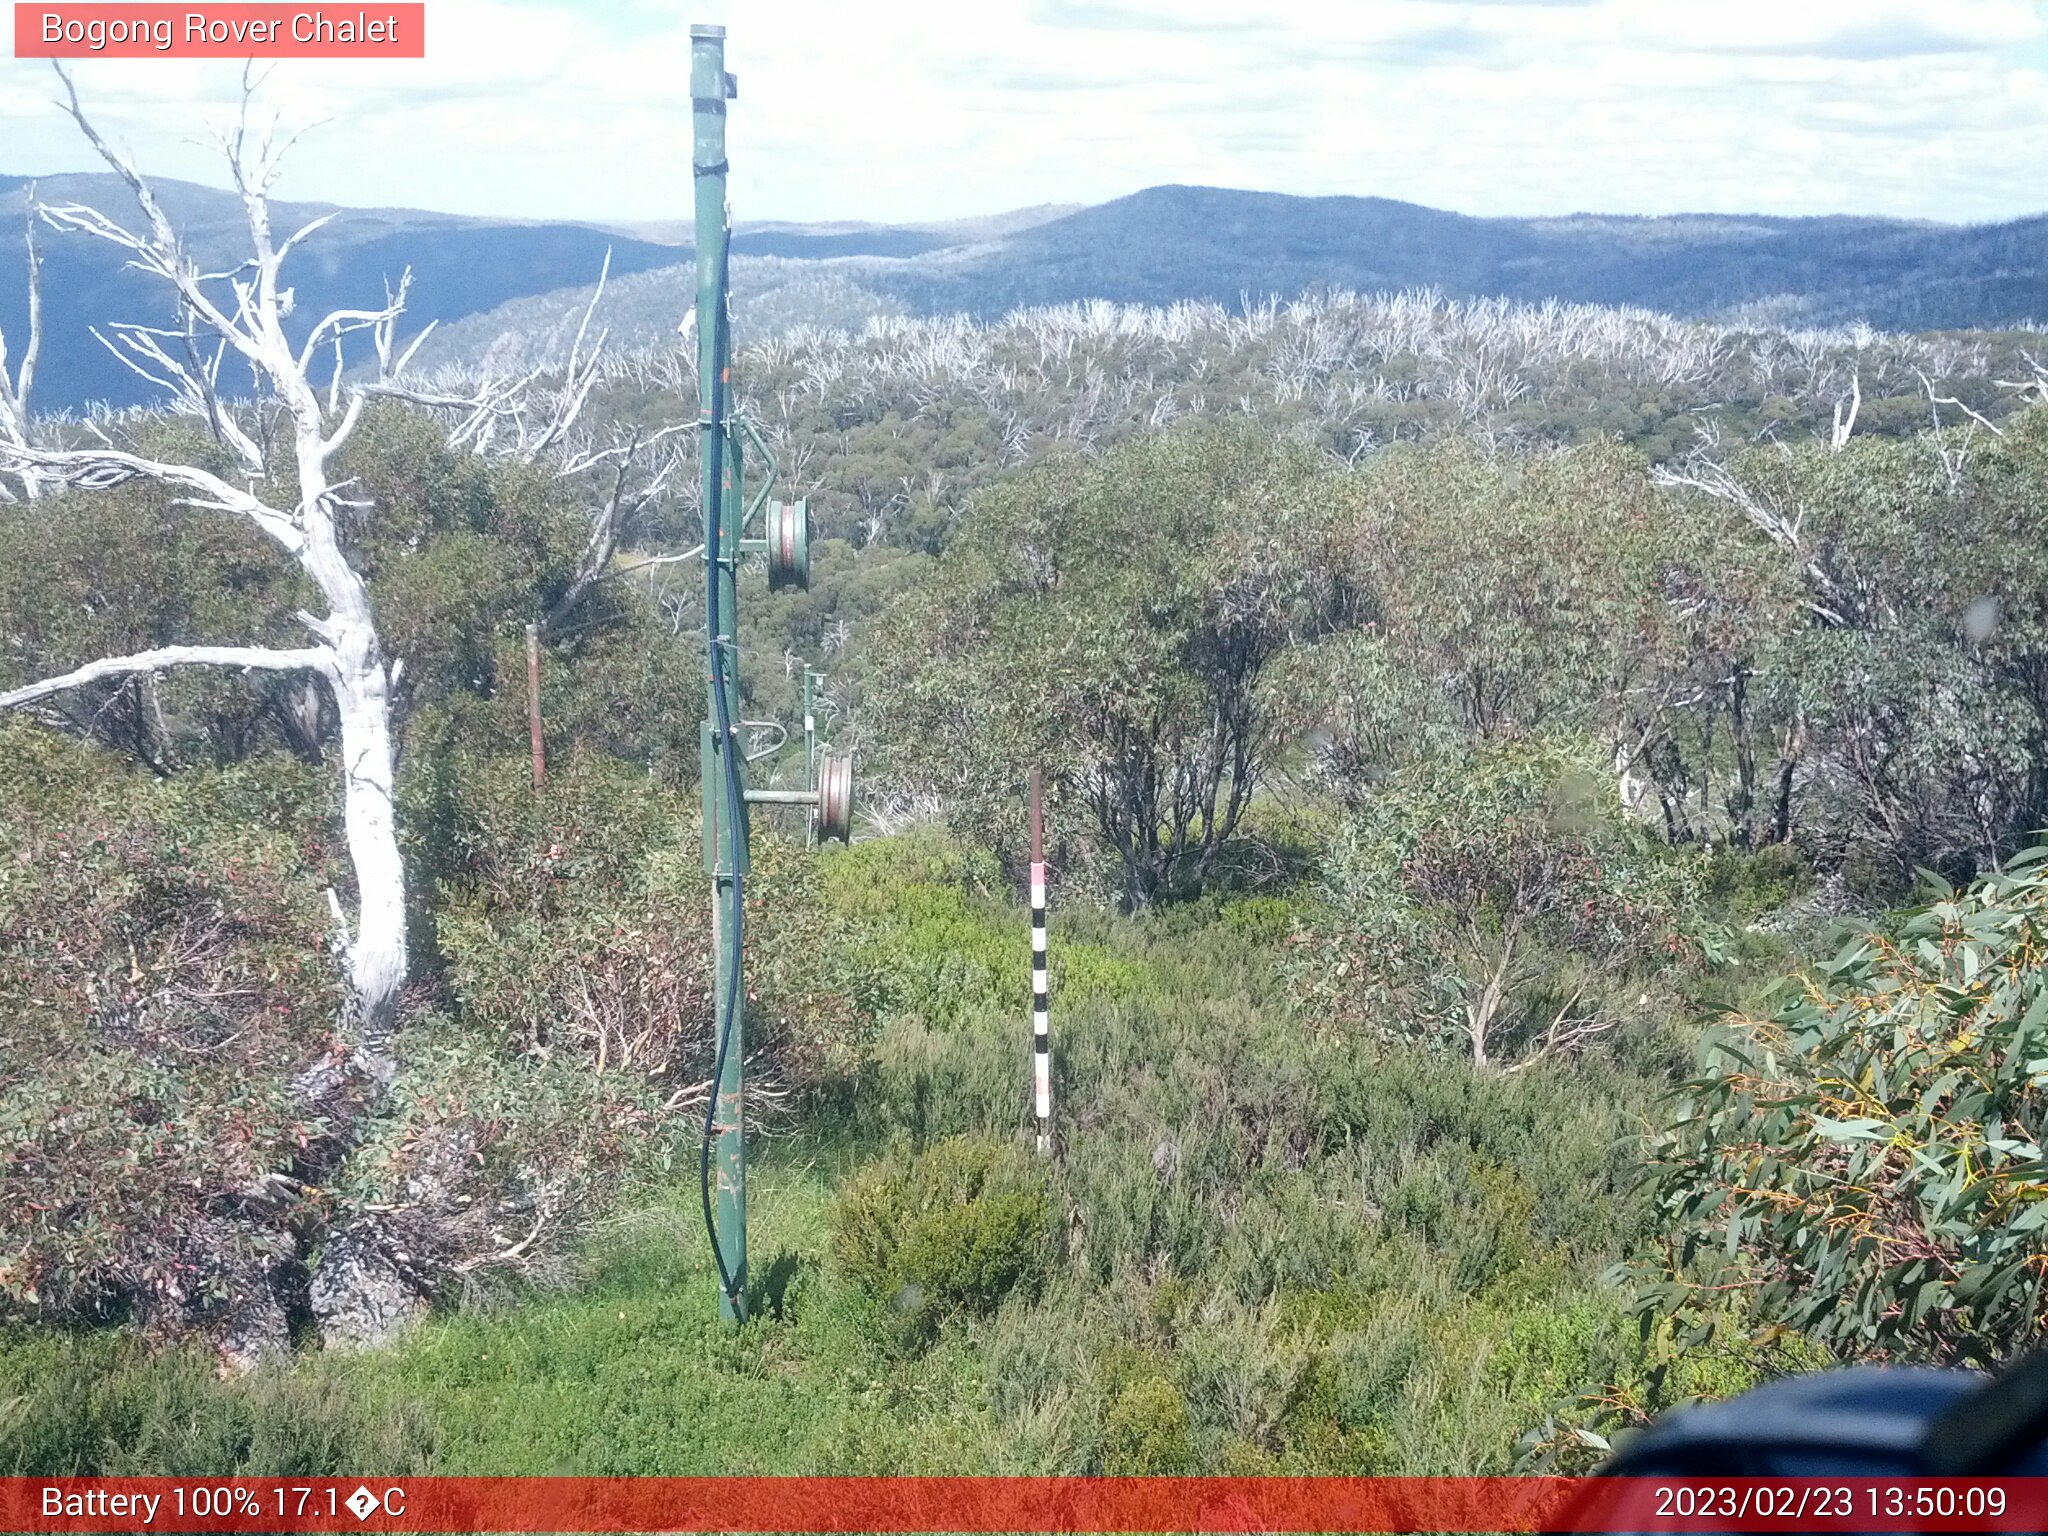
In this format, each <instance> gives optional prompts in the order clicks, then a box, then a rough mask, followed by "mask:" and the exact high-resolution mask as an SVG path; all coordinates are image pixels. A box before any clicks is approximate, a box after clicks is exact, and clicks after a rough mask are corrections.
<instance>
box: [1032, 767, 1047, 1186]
mask: <svg viewBox="0 0 2048 1536" xmlns="http://www.w3.org/2000/svg"><path fill="white" fill-rule="evenodd" d="M1040 796H1041V783H1040V776H1039V772H1038V770H1037V769H1036V768H1034V769H1032V770H1031V1088H1032V1104H1033V1107H1034V1108H1035V1109H1036V1111H1037V1113H1038V1150H1039V1152H1040V1153H1041V1154H1047V1153H1050V1152H1051V1151H1052V1009H1051V1001H1052V1000H1051V996H1050V993H1049V989H1048V978H1047V975H1046V950H1045V807H1044V805H1043V803H1042V800H1041V798H1040Z"/></svg>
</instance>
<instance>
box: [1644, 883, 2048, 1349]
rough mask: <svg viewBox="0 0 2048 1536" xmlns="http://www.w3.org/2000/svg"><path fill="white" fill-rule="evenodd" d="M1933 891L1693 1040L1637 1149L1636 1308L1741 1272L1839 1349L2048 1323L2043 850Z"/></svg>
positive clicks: (1997, 1345)
mask: <svg viewBox="0 0 2048 1536" xmlns="http://www.w3.org/2000/svg"><path fill="white" fill-rule="evenodd" d="M1931 894H1932V900H1931V901H1930V903H1929V904H1928V905H1927V906H1925V907H1924V908H1923V909H1921V910H1920V911H1919V912H1917V913H1916V914H1914V915H1913V916H1912V917H1911V918H1910V919H1909V920H1908V921H1907V922H1906V923H1905V924H1904V925H1903V926H1902V927H1901V928H1900V929H1899V931H1898V934H1897V936H1896V937H1885V936H1881V935H1869V936H1865V937H1860V938H1856V939H1854V940H1852V941H1851V942H1850V943H1849V944H1848V945H1847V947H1845V948H1844V949H1843V950H1842V951H1841V952H1840V953H1839V954H1838V955H1837V956H1836V957H1835V958H1834V959H1833V960H1832V961H1830V962H1828V963H1827V964H1825V965H1823V966H1821V967H1820V969H1819V972H1818V974H1817V975H1815V976H1813V977H1811V978H1808V979H1806V980H1804V981H1802V982H1800V983H1799V984H1798V985H1797V986H1796V988H1794V989H1793V990H1792V991H1791V993H1790V995H1789V996H1788V997H1787V999H1786V1001H1785V1002H1784V1004H1783V1006H1782V1007H1781V1008H1780V1009H1779V1011H1778V1012H1777V1014H1776V1015H1775V1016H1774V1017H1772V1018H1770V1019H1768V1020H1756V1019H1736V1020H1734V1021H1732V1022H1731V1024H1730V1026H1729V1027H1728V1028H1727V1029H1726V1030H1724V1031H1722V1032H1721V1033H1719V1034H1717V1035H1715V1036H1714V1037H1713V1038H1712V1039H1711V1040H1710V1041H1709V1042H1708V1044H1707V1046H1706V1048H1705V1051H1704V1060H1703V1071H1702V1074H1701V1075H1700V1076H1699V1077H1698V1078H1697V1079H1695V1080H1694V1081H1692V1082H1690V1083H1688V1084H1686V1085H1685V1086H1684V1087H1683V1088H1682V1089H1681V1090H1680V1092H1679V1096H1678V1100H1677V1103H1676V1105H1675V1117H1674V1120H1673V1123H1672V1124H1671V1125H1670V1127H1669V1129H1668V1130H1667V1131H1666V1133H1665V1134H1664V1137H1663V1139H1662V1141H1661V1143H1660V1144H1659V1146H1658V1148H1657V1165H1656V1187H1657V1191H1658V1195H1659V1198H1660V1200H1661V1202H1662V1206H1663V1209H1664V1210H1665V1211H1666V1212H1667V1213H1668V1215H1669V1218H1670V1222H1671V1224H1672V1226H1673V1228H1675V1230H1676V1233H1677V1236H1676V1237H1675V1239H1674V1240H1673V1241H1672V1243H1671V1244H1670V1246H1669V1248H1668V1250H1667V1252H1666V1254H1665V1260H1664V1262H1663V1263H1662V1264H1661V1265H1656V1266H1651V1267H1648V1268H1646V1270H1645V1272H1644V1273H1643V1274H1642V1276H1641V1280H1642V1288H1641V1292H1640V1303H1641V1306H1642V1307H1643V1309H1644V1310H1645V1311H1646V1312H1648V1313H1650V1314H1652V1315H1658V1314H1665V1313H1670V1312H1674V1311H1676V1310H1678V1309H1679V1308H1681V1307H1683V1306H1685V1305H1686V1304H1687V1303H1688V1302H1691V1301H1693V1300H1694V1299H1695V1298H1696V1297H1697V1296H1698V1295H1700V1294H1703V1293H1702V1292H1701V1291H1700V1289H1699V1288H1700V1287H1705V1288H1706V1289H1705V1292H1704V1294H1708V1295H1711V1294H1714V1293H1716V1292H1720V1291H1726V1290H1727V1289H1729V1288H1734V1287H1741V1288H1750V1289H1752V1290H1753V1293H1754V1303H1755V1308H1756V1313H1757V1316H1758V1318H1759V1319H1760V1320H1763V1321H1766V1322H1776V1321H1782V1322H1784V1323H1786V1324H1789V1325H1790V1326H1791V1327H1793V1328H1798V1329H1806V1330H1810V1332H1811V1333H1812V1335H1813V1336H1814V1337H1815V1338H1817V1339H1819V1340H1821V1341H1823V1342H1824V1343H1825V1344H1827V1345H1828V1346H1829V1347H1830V1348H1831V1349H1833V1350H1835V1351H1836V1352H1838V1353H1840V1354H1844V1355H1849V1356H1862V1355H1877V1356H1895V1357H1904V1358H1923V1359H1934V1360H1941V1361H1956V1360H1969V1361H1984V1360H1993V1359H1998V1358H2001V1357H2003V1356H2005V1355H2008V1354H2010V1353H2013V1352H2016V1351H2017V1350H2019V1349H2021V1348H2024V1347H2025V1346H2026V1344H2027V1343H2028V1342H2029V1341H2030V1340H2033V1339H2035V1338H2038V1337H2039V1336H2040V1335H2041V1333H2042V1331H2043V1329H2044V1325H2048V1307H2044V1303H2043V1293H2042V1275H2043V1270H2044V1267H2048V1265H2044V1260H2043V1257H2042V1254H2043V1244H2042V1234H2043V1232H2044V1230H2048V1179H2044V1166H2048V1152H2044V1150H2043V1148H2042V1145H2041V1142H2040V1139H2039V1131H2038V1129H2037V1128H2038V1127H2039V1126H2040V1125H2041V1123H2042V1116H2043V1114H2044V1112H2048V1051H2044V1048H2043V1046H2044V1036H2043V1031H2044V1029H2048V968H2044V967H2043V965H2042V963H2041V957H2042V955H2043V953H2044V950H2048V848H2042V849H2034V850H2031V851H2030V852H2028V853H2026V854H2024V855H2022V856H2021V857H2019V858H2016V859H2014V860H2013V861H2012V863H2011V864H2010V865H2009V866H2008V868H2007V870H2006V871H2005V872H2004V873H2003V874H1999V875H1994V876H1991V877H1990V878H1988V879H1985V880H1983V881H1981V882H1979V883H1978V884H1977V885H1976V886H1974V887H1972V888H1971V889H1969V890H1967V891H1964V892H1961V893H1958V892H1956V891H1953V890H1951V889H1949V888H1948V887H1946V886H1945V885H1941V884H1939V882H1936V884H1935V886H1934V888H1933V890H1932V892H1931ZM1709 1321H1711V1318H1710V1319H1709ZM1703 1326H1704V1325H1703Z"/></svg>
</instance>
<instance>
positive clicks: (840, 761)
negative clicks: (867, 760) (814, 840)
mask: <svg viewBox="0 0 2048 1536" xmlns="http://www.w3.org/2000/svg"><path fill="white" fill-rule="evenodd" d="M831 837H836V838H838V839H839V841H840V842H842V843H848V842H851V841H853V758H852V756H851V755H850V754H848V753H845V752H827V753H826V754H825V755H824V756H823V757H821V758H819V759H818V841H819V842H821V843H822V842H824V841H825V840H826V839H827V838H831Z"/></svg>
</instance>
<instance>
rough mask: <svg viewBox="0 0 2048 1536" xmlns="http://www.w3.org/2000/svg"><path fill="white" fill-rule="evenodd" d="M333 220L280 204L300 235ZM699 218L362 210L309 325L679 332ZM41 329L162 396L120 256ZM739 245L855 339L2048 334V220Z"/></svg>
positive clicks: (64, 286)
mask: <svg viewBox="0 0 2048 1536" xmlns="http://www.w3.org/2000/svg"><path fill="white" fill-rule="evenodd" d="M27 183H28V179H27V178H25V177H20V176H13V175H0V325H4V326H6V327H7V329H8V333H9V335H10V336H14V335H18V334H19V333H20V329H21V327H22V325H23V323H24V315H25V283H24V279H23V270H22V266H21V263H20V261H19V260H18V259H16V258H12V257H10V256H9V255H8V254H7V253H8V251H9V250H11V249H18V246H17V245H16V244H15V238H14V237H10V236H8V235H7V234H6V231H8V230H9V229H17V230H18V229H19V228H20V227H21V219H22V217H23V214H24V211H25V203H26V194H27ZM158 187H159V192H160V194H161V195H162V197H163V200H164V202H165V205H166V207H167V209H168V211H169V212H170V214H171V216H172V218H173V219H174V220H175V221H176V222H178V224H179V226H180V228H181V229H182V230H183V231H184V232H185V234H186V236H187V238H188V239H189V241H190V242H191V244H192V247H193V250H194V254H195V255H197V256H198V257H199V258H200V259H201V260H202V261H207V262H211V263H215V264H218V263H220V262H221V261H222V260H223V259H227V260H232V259H234V258H236V257H238V256H239V255H240V254H241V251H240V246H239V240H240V228H241V224H240V221H241V209H240V206H239V203H238V201H237V200H236V199H235V198H234V197H233V196H232V195H231V194H229V193H226V192H222V191H218V190H215V189H212V188H208V187H201V186H195V185H193V184H191V183H186V182H175V181H166V182H160V183H158ZM38 196H39V197H41V198H43V199H45V200H47V201H82V202H88V203H91V204H92V205H94V206H95V207H99V208H102V209H104V210H105V211H107V212H109V213H111V214H114V215H116V216H117V217H122V218H126V217H127V216H128V215H129V212H130V209H129V205H128V201H127V192H126V189H125V188H124V187H122V186H121V185H120V184H119V183H118V182H117V181H116V180H115V179H114V178H112V177H110V176H105V175H92V176H56V177H47V178H44V179H43V180H42V182H41V184H40V187H39V189H38ZM329 211H333V210H332V209H331V208H330V207H329V206H328V205H324V204H291V205H280V206H279V208H278V210H277V220H278V223H279V224H280V225H290V224H295V223H296V222H300V221H303V220H305V219H309V218H312V217H314V216H316V215H318V214H320V213H324V212H329ZM688 238H689V226H688V225H687V224H682V223H649V224H640V225H632V226H624V227H615V228H605V227H601V226H599V225H595V224H583V223H571V222H554V223H533V222H525V223H521V222H516V221H509V220H494V219H480V218H466V217H458V216H454V215H449V214H438V213H429V212H420V211H415V210H409V209H350V210H343V211H341V216H340V217H338V218H337V219H336V220H335V222H334V223H333V224H332V225H330V226H329V227H328V228H327V229H325V230H323V231H321V232H320V234H319V235H317V236H316V237H315V238H314V239H313V240H312V241H310V242H309V243H308V245H307V246H306V248H305V254H304V256H303V257H301V258H300V259H299V260H298V262H297V263H296V271H295V272H294V273H292V274H290V275H291V277H292V280H293V282H294V283H295V285H296V286H297V288H298V306H297V311H298V315H299V317H300V318H301V321H302V323H307V324H310V323H311V320H312V318H314V317H317V316H318V315H319V314H321V313H323V312H324V311H325V310H326V309H328V308H331V307H334V306H335V305H337V304H341V303H344V302H345V303H349V304H359V303H362V302H364V301H366V300H374V299H376V298H377V297H379V296H380V295H381V294H382V293H383V291H384V283H385V281H386V279H387V278H389V279H391V280H394V281H395V280H396V278H397V275H398V273H399V272H400V271H401V270H402V269H403V268H404V267H406V266H407V265H408V264H409V265H410V266H411V267H412V270H413V274H414V288H413V302H412V315H411V322H412V325H413V326H419V325H424V324H425V323H426V322H427V321H429V320H440V321H443V322H446V323H447V334H446V338H445V340H442V341H440V343H439V345H438V347H437V348H436V350H435V351H434V352H433V353H431V354H429V355H432V356H438V357H441V358H444V359H456V360H461V359H471V360H473V359H474V358H476V357H478V356H481V355H484V354H485V353H487V352H488V353H491V354H492V355H511V354H517V353H520V352H522V351H529V350H530V344H532V343H534V342H537V341H538V340H539V339H540V337H541V336H542V334H543V333H545V332H548V331H551V330H552V329H555V328H557V327H558V326H559V323H560V316H561V314H562V313H563V312H565V311H566V310H567V309H568V308H569V307H571V306H573V305H574V304H575V303H576V301H577V298H578V296H579V294H587V292H588V287H589V285H590V283H591V282H592V281H593V280H594V279H595V276H596V273H597V271H598V268H599V266H600V264H601V263H602V261H603V259H604V255H605V252H606V250H607V249H609V250H610V251H611V258H612V273H613V277H614V279H615V282H614V291H613V295H612V298H611V299H610V300H608V302H607V312H606V316H605V323H606V324H607V325H609V326H611V327H612V329H613V334H614V336H615V338H616V339H618V340H620V341H622V342H625V343H628V344H631V343H638V342H650V341H654V340H657V339H659V338H660V337H662V336H664V335H668V334H672V333H673V331H674V328H675V323H676V320H677V318H678V317H679V315H680V313H681V310H680V308H679V307H678V305H679V303H681V302H682V298H681V296H682V295H683V294H684V293H685V292H686V287H685V285H684V283H683V282H682V278H683V274H682V273H681V272H679V271H675V270H673V269H676V268H679V267H680V266H681V265H682V264H683V263H686V262H687V261H688V260H689V247H688V245H687V244H686V243H685V244H678V243H677V241H679V240H680V241H685V242H686V241H687V240H688ZM43 245H44V250H45V255H46V268H45V274H44V276H45V282H44V290H45V302H46V310H47V317H48V323H47V327H46V331H47V334H46V338H45V351H44V364H43V370H42V382H41V385H40V388H39V391H38V404H39V405H40V406H41V407H42V408H43V409H46V410H50V409H64V408H71V409H75V408H77V407H80V406H82V405H84V404H85V403H86V402H88V401H90V400H105V401H109V402H112V403H115V404H133V403H137V402H139V401H141V400H143V399H144V398H145V397H146V394H147V387H146V386H145V385H144V384H143V383H142V381H141V380H139V379H137V378H136V377H135V376H134V375H132V374H130V373H128V372H127V371H126V370H124V369H123V368H122V367H121V366H120V365H119V364H118V363H117V362H115V361H114V359H112V358H111V357H109V356H107V355H106V353H105V351H104V349H102V348H101V347H100V346H99V345H98V344H97V343H96V342H95V341H94V340H93V339H92V337H91V335H90V333H89V330H88V327H89V326H91V325H94V324H104V323H105V322H106V321H107V320H109V319H138V320H149V319H153V318H161V317H162V316H163V314H164V297H163V295H162V293H161V292H160V291H158V290H157V288H156V287H155V286H153V285H151V284H149V283H148V282H147V281H145V280H144V279H142V278H140V277H139V276H137V275H136V274H134V273H130V272H125V271H123V270H122V266H121V262H120V261H119V259H118V253H116V252H114V251H112V250H111V249H108V248H105V247H103V246H101V245H98V244H97V243H95V242H92V241H89V240H86V239H84V238H82V237H76V236H73V237H58V236H55V235H53V234H46V238H45V239H44V241H43ZM733 248H734V253H735V256H736V257H737V258H738V260H739V263H740V271H741V273H742V274H743V277H742V281H741V285H740V286H741V289H742V294H743V297H745V298H746V299H747V303H748V305H749V309H748V323H749V324H750V325H754V326H773V325H776V324H787V323H806V324H842V325H858V324H860V323H861V322H862V321H863V320H864V319H865V317H866V316H867V315H868V314H873V313H903V312H911V313H956V312H957V313H966V314H971V315H977V316H982V317H994V316H997V315H1000V314H1002V313H1004V312H1006V311H1008V310H1010V309H1013V308H1016V307H1019V306H1024V305H1033V304H1053V303H1065V302H1069V301H1073V300H1079V299H1093V298H1103V299H1112V300H1117V301H1121V302H1127V303H1145V304H1164V303H1171V302H1173V301H1175V300H1180V299H1203V300H1213V301H1216V302H1221V303H1224V304H1229V305H1235V304H1237V303H1238V302H1239V301H1240V300H1242V299H1245V298H1254V299H1256V298H1264V297H1273V296H1277V297H1280V298H1283V299H1285V298H1293V297H1295V296H1297V295H1299V294H1301V293H1302V292H1304V291H1308V290H1314V289H1322V288H1349V289H1355V290H1375V289H1405V288H1434V289H1437V290H1439V291H1441V292H1442V293H1444V294H1446V295H1447V296H1450V297H1453V298H1470V297H1479V296H1487V295H1498V296H1501V297H1506V298H1513V299H1520V300H1543V299H1553V298H1554V299H1560V300H1565V301H1569V302H1577V303H1594V304H1611V305H1630V306H1638V307H1642V308H1648V309H1656V310H1661V311H1665V312H1667V313H1671V314H1675V315H1679V316H1684V317H1692V318H1703V319H1704V318H1715V319H1724V320H1735V321H1738V322H1742V323H1747V324H1754V325H1758V326H1766V325H1768V326H1786V327H1797V326H1811V325H1832V324H1839V323H1843V322H1847V321H1854V320H1862V321H1867V322H1868V323H1869V324H1871V325H1873V326H1876V327H1878V328H1880V329H1885V330H1960V329H1972V328H1997V327H2012V326H2016V325H2021V324H2024V323H2027V322H2031V321H2034V320H2037V319H2039V320H2048V216H2039V217H2034V218H2026V219H2017V220H2013V221H2010V222H2007V223H2002V224H1980V225H1945V224H1932V223H1924V222H1916V221H1908V220H1900V219H1878V218H1859V217H1853V216H1829V217H1820V218H1783V217H1768V216H1761V215H1729V214H1679V215H1665V216H1656V217H1632V216H1622V215H1611V214H1573V215H1566V216H1561V217H1544V218H1477V217H1473V216H1470V215H1466V214H1459V213H1449V212H1445V211H1443V210H1440V209H1434V208H1426V207H1423V206H1420V205H1418V204H1414V203H1405V202H1397V201H1394V200H1392V199H1388V198H1378V197H1295V196H1290V195H1287V194H1284V193H1275V192H1255V191H1241V190H1234V189H1229V188H1220V187H1203V186H1160V187H1152V188H1148V189H1147V190H1145V191H1142V192H1137V193H1133V194H1132V195H1131V196H1129V197H1122V198H1118V199H1116V200H1115V201H1113V202H1108V203H1103V204H1100V205H1097V206H1095V207H1085V208H1071V207H1064V206H1045V207H1038V208H1030V209H1019V210H1017V211H1015V212H1013V213H1008V214H998V215H993V216H990V217H987V218H980V219H968V220H956V221H949V222H940V223H925V224H893V225H892V224H864V223H859V222H847V221H841V222H835V223H814V224H800V223H784V222H757V223H747V224H742V225H740V226H739V228H738V229H737V230H736V231H735V233H734V241H733Z"/></svg>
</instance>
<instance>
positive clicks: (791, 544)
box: [763, 501, 811, 592]
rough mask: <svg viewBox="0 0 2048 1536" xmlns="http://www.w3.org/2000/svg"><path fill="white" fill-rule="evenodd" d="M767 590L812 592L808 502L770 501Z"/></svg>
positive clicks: (767, 528)
mask: <svg viewBox="0 0 2048 1536" xmlns="http://www.w3.org/2000/svg"><path fill="white" fill-rule="evenodd" d="M763 531H764V532H765V533H766V534H767V543H768V590H769V591H770V592H781V591H783V590H785V589H786V588H790V587H794V588H795V589H796V590H797V591H799V592H808V591H810V589H811V509H810V504H809V503H808V502H802V501H771V502H769V503H768V526H767V527H766V529H764V530H763Z"/></svg>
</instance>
